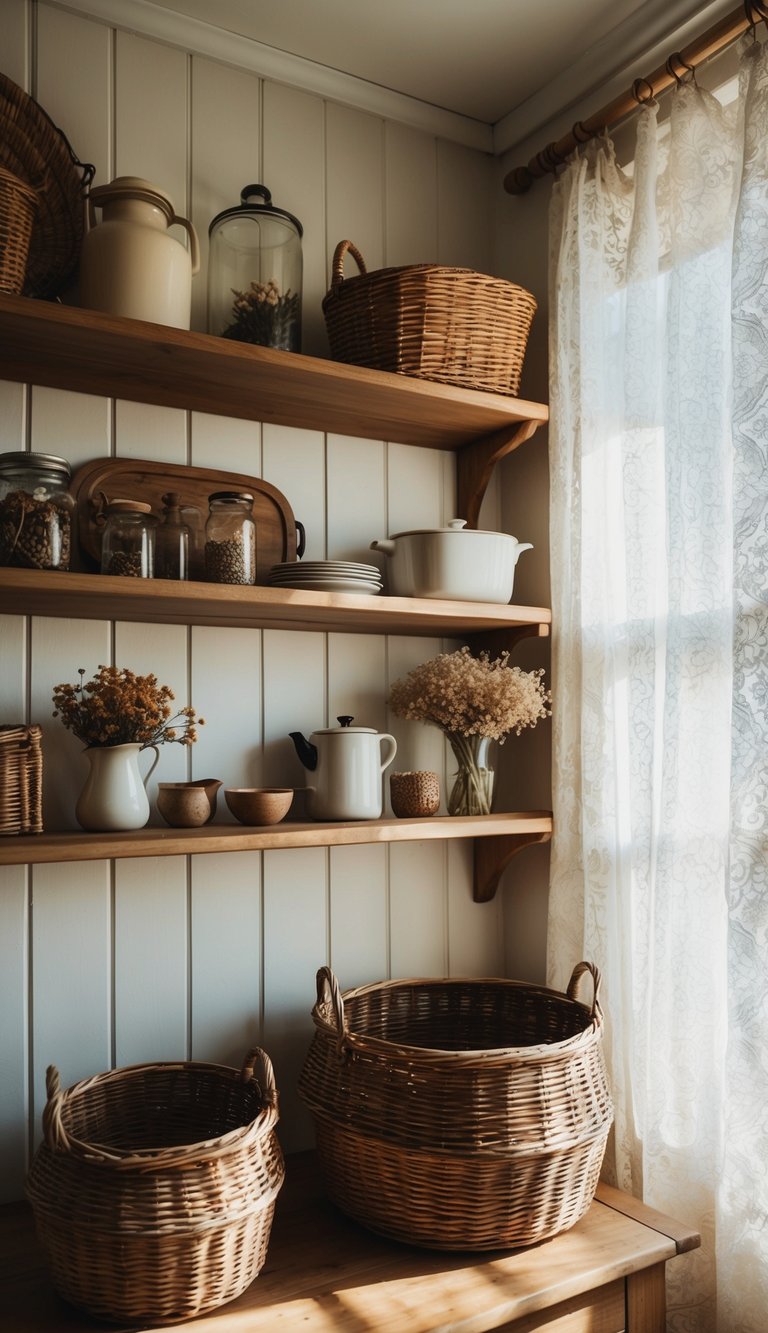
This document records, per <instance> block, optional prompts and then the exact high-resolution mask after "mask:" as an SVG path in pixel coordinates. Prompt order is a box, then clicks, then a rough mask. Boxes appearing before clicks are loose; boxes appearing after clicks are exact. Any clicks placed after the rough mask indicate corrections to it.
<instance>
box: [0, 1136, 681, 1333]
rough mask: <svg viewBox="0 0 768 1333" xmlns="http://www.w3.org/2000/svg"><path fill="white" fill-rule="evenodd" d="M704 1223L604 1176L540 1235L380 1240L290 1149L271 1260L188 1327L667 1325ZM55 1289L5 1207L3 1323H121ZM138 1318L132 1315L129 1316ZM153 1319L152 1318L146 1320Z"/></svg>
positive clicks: (656, 1331)
mask: <svg viewBox="0 0 768 1333" xmlns="http://www.w3.org/2000/svg"><path fill="white" fill-rule="evenodd" d="M699 1244H700V1239H699V1236H698V1235H697V1234H696V1232H694V1231H691V1230H690V1229H689V1228H687V1227H684V1226H682V1225H680V1224H678V1223H676V1222H674V1221H672V1220H671V1219H670V1218H668V1217H665V1216H663V1215H662V1214H661V1213H656V1212H654V1211H652V1210H651V1209H649V1208H646V1207H645V1206H644V1205H643V1204H641V1203H638V1202H637V1200H635V1199H632V1198H631V1197H630V1196H629V1195H626V1194H622V1193H621V1192H620V1191H618V1190H614V1189H611V1188H610V1187H609V1186H604V1185H601V1186H600V1187H599V1188H598V1192H597V1196H596V1199H595V1201H594V1203H593V1204H592V1207H591V1208H590V1209H589V1212H588V1213H587V1214H586V1216H585V1217H583V1218H582V1220H581V1221H580V1222H579V1223H578V1224H577V1225H576V1226H575V1227H573V1228H572V1229H571V1230H570V1231H566V1232H564V1233H563V1234H562V1235H561V1236H556V1237H555V1238H554V1239H553V1240H550V1241H545V1242H543V1243H542V1244H540V1245H533V1246H528V1247H527V1248H525V1249H522V1250H516V1251H503V1252H494V1253H492V1254H486V1253H483V1254H466V1253H464V1254H452V1253H446V1252H441V1253H438V1252H436V1251H431V1250H421V1249H415V1248H411V1247H410V1246H406V1245H400V1244H398V1243H396V1242H394V1241H387V1240H383V1239H381V1238H380V1237H377V1236H374V1235H372V1234H371V1233H369V1232H367V1231H364V1230H363V1229H362V1228H360V1227H358V1226H356V1225H355V1223H353V1222H351V1221H350V1220H349V1219H348V1218H346V1217H344V1216H343V1214H341V1213H340V1212H338V1211H337V1209H335V1208H334V1207H333V1206H332V1205H331V1204H330V1203H329V1202H328V1201H327V1199H326V1198H325V1196H324V1194H323V1191H322V1187H321V1184H320V1181H319V1177H318V1173H317V1169H316V1166H315V1162H314V1158H313V1155H312V1154H311V1153H301V1154H298V1155H296V1156H293V1157H289V1158H288V1161H287V1175H286V1183H285V1185H284V1187H283V1189H282V1191H281V1193H280V1195H279V1198H278V1204H277V1211H276V1215H275V1222H274V1226H273V1229H272V1235H271V1238H270V1246H269V1253H268V1256H267V1263H266V1265H265V1267H264V1269H263V1270H262V1272H261V1274H260V1275H259V1277H258V1278H257V1279H256V1281H255V1282H254V1283H253V1284H252V1285H251V1287H249V1289H248V1290H247V1291H246V1292H245V1293H244V1294H243V1295H242V1296H240V1297H239V1298H238V1299H237V1300H236V1301H232V1302H231V1303H230V1304H229V1305H226V1306H222V1307H221V1308H220V1309H219V1310H216V1311H214V1312H213V1313H211V1314H209V1315H203V1316H201V1317H200V1318H198V1319H194V1320H190V1321H187V1322H185V1323H183V1324H176V1325H174V1326H173V1327H174V1328H176V1329H183V1330H189V1331H190V1333H193V1331H194V1333H266V1330H269V1331H270V1333H275V1331H276V1330H280V1329H284V1330H286V1333H293V1331H294V1330H297V1331H299V1330H300V1331H301V1333H304V1331H306V1333H337V1331H338V1330H342V1331H344V1330H346V1333H484V1330H487V1329H507V1330H514V1333H531V1330H534V1329H549V1330H550V1333H620V1331H623V1330H626V1333H664V1330H665V1326H666V1317H665V1296H664V1266H665V1264H666V1263H667V1261H668V1260H669V1259H673V1258H674V1257H675V1255H676V1254H680V1253H682V1252H683V1251H684V1250H691V1249H695V1248H696V1246H698V1245H699ZM123 1327H126V1326H124V1325H115V1324H107V1323H105V1322H101V1321H98V1320H94V1319H91V1318H89V1317H87V1316H85V1315H82V1314H80V1313H78V1311H76V1310H74V1309H72V1308H71V1307H70V1306H68V1305H66V1304H65V1303H64V1302H63V1301H61V1300H60V1299H59V1298H58V1297H57V1295H56V1293H55V1291H54V1289H53V1287H52V1285H51V1281H50V1278H49V1277H48V1274H47V1270H46V1267H45V1260H44V1258H43V1255H42V1253H41V1251H40V1248H39V1246H38V1244H37V1241H36V1238H35V1234H34V1225H33V1221H32V1216H31V1212H30V1209H29V1207H28V1206H27V1205H26V1204H22V1203H19V1204H9V1205H5V1206H4V1207H3V1208H0V1330H2V1333H59V1330H61V1333H108V1331H111V1333H116V1331H117V1330H119V1329H120V1328H123ZM133 1327H134V1329H135V1327H136V1326H135V1325H134V1326H133ZM142 1327H143V1328H145V1329H155V1328H156V1325H154V1324H148V1325H142Z"/></svg>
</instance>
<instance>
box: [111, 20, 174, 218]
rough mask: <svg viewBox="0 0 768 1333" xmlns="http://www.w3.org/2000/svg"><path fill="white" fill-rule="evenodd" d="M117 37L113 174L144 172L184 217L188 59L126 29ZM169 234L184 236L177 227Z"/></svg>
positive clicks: (169, 48) (142, 173) (142, 174)
mask: <svg viewBox="0 0 768 1333" xmlns="http://www.w3.org/2000/svg"><path fill="white" fill-rule="evenodd" d="M115 40H116V46H115V113H116V149H117V151H116V158H115V174H116V175H118V176H143V177H144V179H145V180H149V181H151V182H152V184H153V185H157V186H158V187H159V189H161V190H164V191H165V193H166V194H169V195H170V196H171V199H172V200H173V206H174V209H175V211H176V212H177V213H179V214H181V215H182V216H188V214H187V208H188V204H189V200H188V182H187V156H188V147H189V136H188V128H187V92H188V87H187V83H188V80H187V70H188V64H189V58H188V57H187V56H186V55H185V53H184V52H183V51H177V50H175V49H174V48H173V47H171V46H165V45H164V44H163V43H162V42H152V41H148V40H147V39H146V38H144V37H138V36H135V35H134V34H133V33H130V32H118V33H117V34H116V39H115ZM173 234H174V235H177V236H179V237H183V236H184V232H183V231H181V229H178V228H177V230H176V231H175V232H174V233H173Z"/></svg>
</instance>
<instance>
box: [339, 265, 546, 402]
mask: <svg viewBox="0 0 768 1333" xmlns="http://www.w3.org/2000/svg"><path fill="white" fill-rule="evenodd" d="M347 251H349V252H350V253H351V254H352V256H353V258H354V259H355V260H356V262H357V265H358V267H359V269H360V273H359V275H357V276H356V277H353V278H344V272H343V269H344V257H345V255H346V253H347ZM535 310H536V302H535V300H534V299H533V297H532V296H531V294H530V292H527V291H525V290H524V289H523V288H522V287H516V286H515V284H514V283H512V282H505V281H504V280H503V279H501V278H490V277H487V276H486V275H485V274H483V273H474V272H473V271H472V269H468V268H444V267H441V266H440V265H438V264H416V265H413V266H411V267H407V268H382V269H378V270H377V271H376V272H374V273H368V272H367V271H366V267H365V263H364V261H363V257H362V255H361V254H360V251H359V250H358V249H357V247H356V246H355V245H353V244H352V242H351V241H340V242H339V244H338V245H337V246H336V250H335V253H334V256H333V271H332V276H331V288H330V291H329V292H328V293H327V295H326V296H325V298H324V300H323V314H324V315H325V323H326V328H327V330H328V338H329V342H330V346H331V356H332V357H333V359H334V360H335V361H345V362H347V363H350V364H352V365H355V366H370V367H371V368H372V369H374V370H390V371H395V372H397V373H398V374H400V375H412V376H414V377H415V378H416V379H424V380H436V381H438V382H440V383H443V384H456V385H459V386H460V387H461V388H463V389H484V390H486V391H488V392H490V393H503V394H509V395H511V396H512V397H515V396H516V394H517V391H518V388H519V385H520V372H521V370H522V367H523V358H524V356H525V348H526V344H527V341H528V333H529V331H530V327H531V320H532V319H533V315H534V311H535Z"/></svg>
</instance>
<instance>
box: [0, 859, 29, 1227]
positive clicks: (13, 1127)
mask: <svg viewBox="0 0 768 1333" xmlns="http://www.w3.org/2000/svg"><path fill="white" fill-rule="evenodd" d="M27 910H28V909H27V870H26V868H25V867H24V866H3V867H1V868H0V1014H2V1016H3V1018H2V1034H3V1035H2V1047H1V1048H0V1073H1V1074H2V1076H1V1077H0V1202H3V1203H7V1202H8V1200H10V1199H18V1198H20V1197H21V1195H22V1193H23V1190H24V1173H25V1169H26V1152H27V1133H26V1127H27V1060H28V1057H29V1052H28V1045H27V1023H28V995H27V987H28V977H29V971H28V940H27Z"/></svg>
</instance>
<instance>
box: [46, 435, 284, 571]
mask: <svg viewBox="0 0 768 1333" xmlns="http://www.w3.org/2000/svg"><path fill="white" fill-rule="evenodd" d="M229 490H233V491H249V492H250V494H251V495H252V496H253V516H254V518H255V520H256V580H257V582H258V583H266V582H267V578H268V576H269V571H270V569H271V568H272V566H273V565H276V564H279V563H280V562H281V561H283V560H295V559H296V533H297V526H298V528H299V530H300V533H301V541H302V545H303V529H302V528H301V525H300V524H299V525H297V523H296V519H295V518H294V515H293V510H292V509H291V506H290V505H289V503H288V501H287V499H286V498H285V496H284V495H283V494H282V493H281V492H280V491H279V490H278V489H277V487H276V486H271V485H270V483H269V482H268V481H264V480H262V478H261V477H249V476H247V475H246V474H245V473H242V472H219V471H217V470H214V469H213V468H199V467H185V466H183V465H180V464H174V463H160V462H155V461H150V460H147V459H142V458H96V459H94V460H93V461H92V462H90V463H85V464H84V465H83V467H81V468H79V469H78V471H77V472H76V473H75V475H74V476H73V478H72V485H71V491H72V494H73V496H74V498H75V501H76V503H77V534H78V548H79V549H78V552H77V555H78V557H79V564H78V568H80V569H83V570H98V569H99V566H100V563H101V537H102V532H103V530H104V523H105V510H106V504H107V501H109V500H142V501H144V503H145V504H149V505H151V507H152V513H153V514H154V515H155V517H156V518H158V519H159V518H160V517H161V514H162V510H163V502H162V496H163V495H164V494H165V492H166V491H177V492H178V493H179V495H180V496H181V503H182V505H183V506H184V507H185V509H186V510H187V512H185V513H184V515H183V517H184V521H185V522H186V523H188V524H189V526H190V527H191V528H192V530H193V536H195V538H196V541H195V548H196V550H195V555H196V558H194V557H193V559H192V560H191V570H192V578H193V579H194V578H202V563H201V562H202V550H203V542H204V540H205V538H204V529H205V521H206V519H207V517H208V496H209V495H211V494H212V493H213V492H214V491H229ZM195 511H196V512H195Z"/></svg>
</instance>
